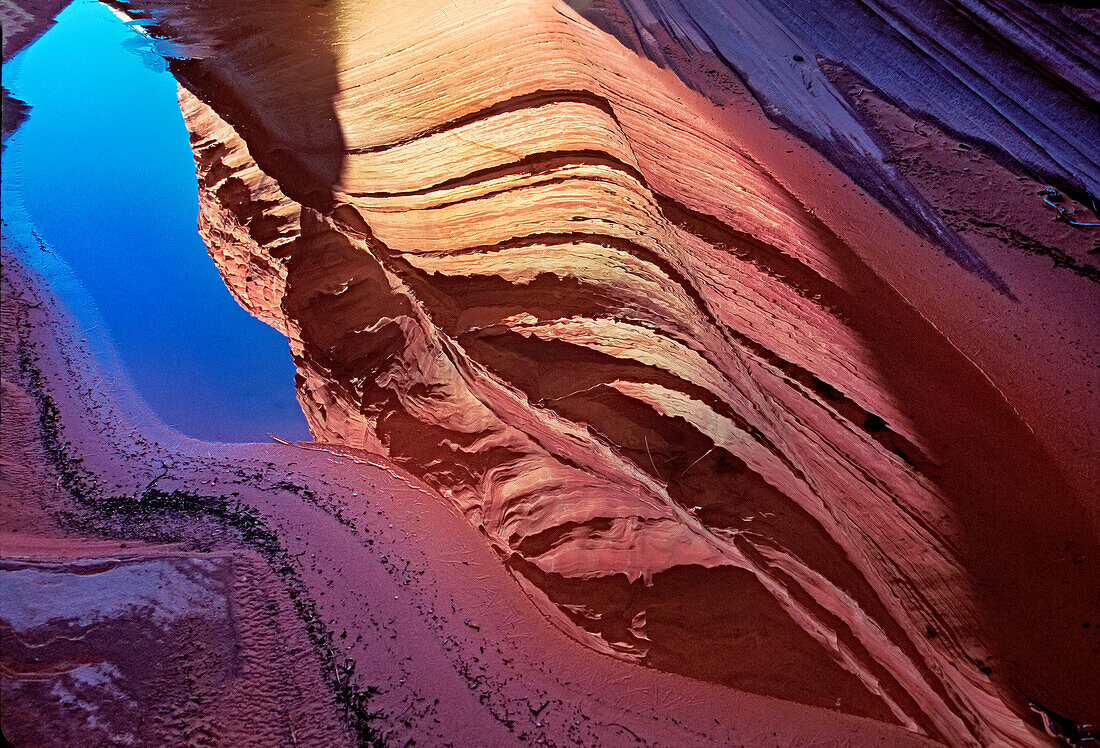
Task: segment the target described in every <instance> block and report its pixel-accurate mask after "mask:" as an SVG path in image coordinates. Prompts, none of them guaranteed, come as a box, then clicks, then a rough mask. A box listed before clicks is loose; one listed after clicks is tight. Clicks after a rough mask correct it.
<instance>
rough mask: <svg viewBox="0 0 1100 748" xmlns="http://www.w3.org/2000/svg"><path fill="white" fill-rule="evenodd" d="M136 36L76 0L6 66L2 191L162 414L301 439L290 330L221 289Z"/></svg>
mask: <svg viewBox="0 0 1100 748" xmlns="http://www.w3.org/2000/svg"><path fill="white" fill-rule="evenodd" d="M139 41H140V42H142V43H143V44H144V42H145V40H144V37H142V36H141V35H140V34H139V33H138V32H136V31H134V30H133V29H130V28H128V27H127V26H126V25H125V24H124V23H123V22H122V21H121V20H119V19H118V18H117V17H116V16H114V15H113V14H112V13H111V12H110V11H108V10H107V9H106V8H105V7H104V6H102V5H100V4H99V3H97V2H94V1H92V0H78V1H77V2H75V3H73V4H72V5H71V6H69V7H68V8H67V9H66V10H64V11H63V12H62V13H61V14H60V15H59V16H58V23H57V25H56V26H54V27H53V28H52V29H50V30H49V31H48V32H47V33H46V34H45V35H43V36H42V38H40V39H39V40H38V41H36V42H35V43H34V44H33V45H31V46H30V47H29V48H27V49H26V50H24V51H23V52H22V53H20V55H18V56H17V57H16V58H15V59H13V60H12V61H11V62H9V63H8V64H7V65H5V66H4V71H3V74H4V75H3V78H4V85H5V86H6V87H7V88H8V89H9V90H11V91H12V92H13V93H14V95H15V96H17V97H18V98H20V99H22V100H24V101H26V102H28V103H29V104H30V105H31V106H32V107H33V108H32V110H31V113H30V118H29V119H28V120H27V121H26V122H25V123H24V124H23V126H22V127H21V128H20V129H19V131H18V132H16V133H15V135H13V136H12V138H11V139H10V140H9V142H8V147H7V149H6V150H5V152H4V156H3V162H4V163H3V179H4V181H5V182H8V184H6V185H5V187H6V188H7V189H10V188H11V187H15V188H16V189H17V190H18V191H19V193H21V195H22V198H23V202H24V204H25V208H26V211H27V213H28V214H29V215H30V218H31V220H32V221H33V223H34V224H35V226H36V228H37V230H38V232H39V234H40V235H41V237H42V238H43V239H44V240H45V241H46V242H47V243H48V244H50V245H51V246H52V247H53V248H54V249H55V250H56V251H57V253H58V254H60V255H61V257H62V258H63V259H64V260H65V261H66V262H67V263H68V264H69V265H70V266H71V267H72V269H73V271H74V272H75V274H76V275H77V277H78V278H79V279H80V281H81V283H82V284H83V285H84V287H85V289H86V290H87V291H88V293H89V295H90V296H91V298H92V300H93V301H94V303H95V305H96V306H97V308H98V310H99V312H100V315H101V317H102V318H103V320H104V321H105V323H106V325H107V326H108V327H109V334H110V337H111V339H112V340H113V342H114V344H115V348H116V350H117V352H118V354H119V358H120V359H121V360H122V362H123V364H124V365H125V366H126V368H127V371H128V373H129V375H130V378H131V380H132V381H133V382H134V384H135V386H136V387H137V389H138V391H139V393H140V394H141V395H142V396H143V397H144V398H145V400H146V402H148V403H149V405H150V406H151V407H152V408H153V410H154V411H156V412H157V413H158V414H159V415H160V416H161V418H162V419H163V420H164V421H165V422H167V423H168V424H170V425H172V426H174V427H176V428H178V429H180V430H181V431H183V432H184V433H187V434H190V435H192V436H196V437H200V438H204V439H213V440H219V441H267V434H268V433H273V434H276V435H278V436H282V437H284V438H288V439H300V438H308V431H307V430H306V425H305V419H304V417H303V416H302V414H301V411H300V409H299V407H298V404H297V401H296V400H295V399H294V367H293V364H292V362H291V357H290V351H289V348H288V346H287V342H286V340H285V339H284V338H283V336H282V335H280V334H279V333H278V332H276V331H275V330H272V329H271V328H269V327H267V326H266V325H264V324H263V323H261V322H259V321H258V320H256V319H254V318H252V317H251V316H250V315H248V313H247V312H245V311H244V310H243V309H241V308H240V307H239V306H238V305H237V304H236V302H235V301H233V299H232V297H231V296H230V295H229V292H228V290H227V289H226V288H225V286H224V285H223V284H222V281H221V279H220V278H219V277H218V274H217V271H216V270H215V267H214V264H213V261H212V260H211V259H210V258H209V256H208V255H207V253H206V248H205V246H204V245H203V242H202V240H201V239H200V237H199V235H198V232H197V229H196V225H195V218H196V215H197V210H198V207H197V196H196V185H195V168H194V161H193V159H192V155H191V150H190V147H189V145H188V137H187V131H186V129H185V128H184V125H183V118H182V116H181V115H180V111H179V106H178V104H177V102H176V86H175V80H174V79H173V78H172V76H171V75H170V74H168V73H167V72H165V71H164V70H159V71H158V70H156V69H155V68H156V67H157V66H156V65H154V64H150V62H149V61H148V60H147V59H143V56H142V55H141V54H138V53H135V51H134V50H133V49H132V48H133V47H134V46H135V45H136V43H137V42H139ZM127 46H129V47H131V49H127ZM9 180H11V181H10V182H9Z"/></svg>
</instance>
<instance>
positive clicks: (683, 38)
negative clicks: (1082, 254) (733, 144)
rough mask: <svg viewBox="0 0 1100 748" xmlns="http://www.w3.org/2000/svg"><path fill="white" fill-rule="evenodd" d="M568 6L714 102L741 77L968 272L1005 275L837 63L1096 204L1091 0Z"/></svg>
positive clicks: (1098, 33)
mask: <svg viewBox="0 0 1100 748" xmlns="http://www.w3.org/2000/svg"><path fill="white" fill-rule="evenodd" d="M571 5H573V6H574V7H576V8H577V9H578V10H579V11H580V12H582V13H583V14H585V15H586V16H587V17H588V18H590V19H591V20H592V21H593V22H595V23H597V24H599V25H600V26H602V27H604V28H607V29H609V30H610V31H611V32H612V33H614V34H615V35H616V36H617V37H619V38H620V39H622V40H623V41H624V43H626V44H628V45H630V46H631V47H632V48H634V49H636V50H637V51H638V52H639V53H640V54H644V55H646V56H648V57H650V58H651V59H653V60H654V61H656V62H658V63H659V64H661V65H663V66H667V67H669V68H671V69H672V70H674V71H675V72H676V73H677V75H678V76H680V78H681V79H683V80H684V81H685V82H686V83H688V85H690V86H692V87H693V88H695V89H696V90H698V91H700V92H701V93H703V94H704V95H706V96H708V97H709V98H711V99H712V100H714V101H715V102H716V103H719V104H722V103H725V102H727V101H729V100H730V98H731V96H730V92H729V88H730V87H729V85H728V80H727V79H728V78H729V77H731V76H733V77H735V78H736V79H738V80H740V81H743V82H744V84H745V85H746V86H747V87H748V88H749V89H750V90H751V91H752V93H753V95H754V96H756V97H757V98H758V99H759V100H760V101H761V103H762V104H763V106H764V108H765V111H767V112H768V113H769V115H771V116H772V118H773V119H775V120H776V121H777V122H780V123H782V124H783V125H785V126H787V127H789V128H791V129H792V130H793V131H795V132H797V133H799V134H800V135H801V136H802V137H804V138H805V139H806V140H807V141H808V142H810V143H811V144H813V145H814V147H816V148H818V149H819V150H820V151H821V152H822V153H824V154H826V155H827V156H828V158H829V159H830V160H832V161H833V163H835V164H836V165H837V166H838V167H840V168H841V169H843V170H844V171H845V172H846V173H848V174H849V175H850V176H852V177H853V178H854V179H855V180H856V181H857V182H858V183H859V184H860V185H861V186H862V187H863V188H864V189H866V190H867V191H868V192H870V193H871V194H872V195H874V196H875V197H876V198H877V199H878V200H880V201H881V202H882V203H883V204H884V205H887V206H888V207H889V208H890V209H891V210H892V211H894V212H895V213H896V214H897V215H898V216H899V217H901V218H902V219H903V220H904V221H906V223H907V224H909V225H910V226H911V227H912V228H914V229H915V230H917V231H919V232H920V233H922V234H923V235H924V236H926V237H928V238H930V239H933V240H938V241H939V242H941V243H942V244H944V246H945V249H946V250H947V251H948V252H949V254H951V256H953V257H954V258H955V259H956V260H957V261H958V262H960V264H962V265H963V266H964V267H968V268H970V269H971V270H973V271H975V272H978V273H980V274H983V275H985V276H986V277H989V278H991V279H994V280H995V282H996V279H995V276H994V274H993V273H992V271H991V269H990V268H989V266H988V265H987V264H986V263H985V262H983V261H982V259H981V257H980V256H979V255H976V254H975V253H974V252H973V250H972V249H971V248H970V247H969V246H968V245H967V244H966V243H965V242H964V241H962V240H960V239H959V237H958V236H957V235H956V234H954V232H952V231H950V229H949V228H948V227H947V226H946V225H945V223H944V222H943V221H942V220H941V219H940V217H939V216H937V215H936V214H935V212H934V211H932V210H931V209H930V206H929V205H928V204H927V203H926V202H925V201H924V200H922V199H921V198H920V196H919V194H918V193H917V192H916V191H915V190H914V189H913V187H912V185H911V184H910V183H909V182H908V181H907V180H906V179H905V178H904V177H903V176H902V174H901V173H899V170H898V169H896V168H895V167H893V166H892V165H891V164H890V163H888V162H889V160H890V159H888V158H887V154H888V153H889V151H888V149H887V148H884V143H883V142H882V139H881V138H879V137H876V134H875V133H874V132H873V131H871V130H870V129H869V128H868V127H867V125H866V122H865V120H864V119H863V117H861V115H860V113H859V112H858V107H857V106H855V105H854V103H853V100H852V99H853V97H851V96H850V95H848V94H849V92H847V91H845V90H844V89H843V88H842V87H840V86H837V85H835V81H834V79H833V76H832V75H830V69H831V65H840V66H842V67H843V68H845V69H846V70H847V71H849V72H850V73H852V74H854V75H855V76H857V77H858V79H859V80H860V81H861V82H862V83H863V86H866V87H867V88H869V89H872V90H876V92H877V93H879V94H880V95H882V96H884V97H885V98H886V99H887V100H889V101H893V102H896V103H899V104H901V105H902V106H904V107H905V108H906V109H908V110H909V111H912V112H915V113H917V114H919V115H922V116H925V117H929V118H931V119H933V120H935V121H936V122H939V123H941V124H942V125H944V126H945V127H946V128H947V129H948V130H949V131H951V132H953V133H956V134H958V135H959V136H960V137H964V138H967V139H970V140H972V141H977V142H980V143H982V144H984V145H985V146H987V147H989V148H991V149H993V150H995V151H996V152H997V154H998V156H1000V157H1001V158H1002V160H1006V161H1008V162H1010V163H1013V164H1015V165H1017V166H1020V167H1023V168H1025V169H1027V170H1028V171H1029V172H1031V173H1033V174H1035V175H1037V176H1040V177H1042V178H1044V179H1046V180H1048V181H1051V182H1053V183H1055V184H1057V185H1058V186H1059V187H1060V188H1062V189H1068V190H1070V191H1072V192H1074V193H1076V194H1077V195H1078V196H1081V197H1083V198H1085V199H1086V201H1087V202H1089V203H1095V200H1096V196H1097V195H1098V194H1100V114H1098V110H1097V108H1096V104H1095V102H1096V101H1097V99H1098V98H1100V66H1098V64H1097V60H1098V54H1100V41H1098V39H1100V13H1098V11H1097V10H1096V9H1095V8H1083V7H1072V5H1071V4H1066V3H1038V2H1028V1H1027V0H1001V1H998V2H993V3H989V2H974V1H973V0H920V1H919V2H911V1H907V2H889V1H887V2H877V1H876V2H865V1H864V0H839V1H838V2H830V3H819V2H813V1H812V0H806V1H805V2H802V1H798V0H796V1H795V2H790V1H789V0H744V1H742V2H737V3H725V2H719V1H718V0H579V1H578V2H572V3H571ZM861 90H862V88H861ZM1095 207H1096V205H1095V204H1094V205H1093V208H1094V209H1095Z"/></svg>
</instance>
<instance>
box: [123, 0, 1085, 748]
mask: <svg viewBox="0 0 1100 748" xmlns="http://www.w3.org/2000/svg"><path fill="white" fill-rule="evenodd" d="M139 5H140V7H138V6H139ZM277 6H278V7H277V8H269V7H266V6H265V7H263V8H259V9H256V8H249V9H248V11H247V13H246V12H245V11H244V10H242V9H239V8H238V7H237V6H236V4H232V3H225V4H222V3H219V2H214V1H213V0H206V1H205V2H189V3H187V4H186V5H184V4H182V3H181V4H178V5H177V4H174V3H171V2H161V3H157V2H148V3H140V4H133V5H124V6H122V7H123V8H124V9H125V10H126V11H127V12H128V13H130V14H131V15H133V16H134V17H137V18H140V19H143V21H144V22H145V23H147V24H148V25H149V27H150V28H151V29H152V30H154V31H155V32H156V33H157V34H159V35H162V36H165V37H168V38H170V39H171V40H172V41H173V44H174V45H176V48H177V54H178V58H179V59H178V60H176V61H175V62H174V63H173V70H174V72H175V73H176V74H177V76H178V78H179V79H180V81H181V84H182V86H181V91H180V103H181V108H182V110H183V113H184V117H185V121H186V122H187V125H188V128H189V130H190V132H191V139H192V145H193V148H194V151H195V158H196V164H197V168H198V179H199V192H200V216H199V225H200V230H201V232H202V234H203V236H204V237H205V239H206V241H207V244H208V247H209V249H210V253H211V255H212V257H213V258H214V260H215V261H216V262H217V264H218V267H219V270H220V271H221V273H222V275H223V277H224V278H225V281H226V283H227V285H228V286H229V288H230V290H231V291H232V292H233V293H234V295H235V296H236V297H237V299H238V300H239V301H240V302H241V304H242V305H244V306H245V307H246V308H247V309H249V310H250V311H251V312H252V313H253V314H255V315H256V316H258V317H259V318H261V319H263V320H265V321H267V322H268V323H269V324H271V325H272V326H274V327H275V328H277V329H279V330H281V331H282V332H284V333H285V334H286V335H287V337H288V339H289V341H290V345H291V348H292V351H293V354H294V357H295V361H296V364H297V367H298V380H297V384H298V396H299V400H300V402H301V404H302V407H303V409H304V410H305V412H306V415H307V417H308V419H309V422H310V427H311V431H312V433H313V436H314V438H315V439H317V440H318V441H322V442H330V443H338V444H343V445H347V446H351V447H357V448H362V449H366V450H371V451H376V452H383V453H385V454H387V455H389V456H390V457H391V458H393V459H394V460H395V461H397V462H398V463H399V464H401V465H403V466H405V467H406V468H408V469H409V470H410V471H412V472H414V473H416V474H417V475H419V476H421V477H422V478H423V479H424V480H425V481H427V482H428V483H430V484H431V485H432V486H434V487H435V488H436V489H437V490H438V491H439V493H440V494H441V495H442V496H443V497H445V498H446V499H448V500H450V501H452V502H453V503H454V505H455V506H456V507H457V508H458V509H459V510H461V511H462V512H463V513H464V514H465V516H466V517H467V518H468V519H469V520H470V522H471V523H473V524H474V525H475V526H477V527H479V528H480V529H482V530H483V531H484V533H485V535H486V537H487V538H488V540H489V541H490V542H491V543H492V544H493V546H494V547H495V548H496V549H497V550H498V551H499V553H500V555H501V557H502V559H503V560H504V562H505V563H506V564H508V566H509V567H510V568H511V569H512V570H513V571H514V572H515V575H516V577H517V579H518V580H519V581H520V582H521V583H522V584H524V585H525V587H527V588H528V590H529V591H530V593H531V595H532V597H533V599H534V600H535V601H536V602H537V603H538V604H540V605H541V606H543V609H544V610H545V612H546V613H547V615H548V616H549V617H551V619H552V620H554V621H555V622H556V623H557V624H558V625H559V626H560V627H561V628H562V629H563V630H565V631H567V632H569V633H570V634H572V635H573V636H575V637H577V638H578V639H580V640H582V641H584V642H586V643H587V644H589V645H590V646H593V647H596V648H598V649H600V650H602V651H604V652H607V653H609V654H612V655H615V656H618V657H624V658H629V659H634V660H638V661H642V662H645V663H648V664H651V665H653V666H655V667H660V668H665V669H669V670H674V671H677V672H681V673H684V674H686V675H689V676H693V677H697V678H704V679H708V680H713V681H717V682H720V683H725V684H728V685H731V686H735V687H738V688H742V689H747V690H752V691H756V692H759V693H765V694H769V695H775V696H780V697H783V698H790V699H795V700H799V701H803V702H806V703H811V704H817V705H820V706H825V707H829V708H838V709H842V710H845V711H849V712H852V713H856V714H860V715H865V716H870V717H873V718H876V719H881V720H886V721H891V722H895V723H898V724H902V725H905V726H907V727H909V728H910V729H913V730H916V731H921V732H924V733H926V734H928V735H930V736H933V737H936V738H939V739H943V740H946V741H947V742H949V743H953V744H970V743H1006V744H1027V743H1031V742H1034V741H1036V740H1038V739H1040V735H1041V733H1039V732H1038V731H1037V730H1036V729H1035V725H1037V724H1038V723H1037V722H1036V723H1032V722H1031V721H1030V720H1031V716H1030V712H1029V710H1028V708H1027V702H1028V701H1034V702H1037V703H1040V704H1043V705H1044V706H1046V707H1047V708H1050V709H1052V710H1054V711H1056V712H1058V713H1060V714H1064V715H1067V716H1068V717H1069V718H1071V719H1075V720H1078V721H1084V720H1085V719H1086V718H1087V715H1088V713H1089V711H1090V709H1092V708H1093V707H1094V706H1095V705H1096V703H1097V698H1096V697H1097V694H1096V684H1095V683H1093V682H1092V681H1091V680H1090V675H1091V674H1092V673H1093V668H1094V666H1095V662H1096V660H1095V653H1094V652H1090V651H1089V649H1090V647H1091V646H1093V645H1092V644H1090V643H1089V640H1088V639H1087V638H1086V637H1083V636H1081V635H1079V632H1080V629H1081V620H1084V619H1087V618H1088V617H1089V616H1090V615H1092V614H1093V613H1094V612H1095V611H1094V606H1095V599H1096V595H1095V592H1096V590H1097V585H1096V578H1095V576H1096V571H1095V565H1094V564H1087V563H1077V564H1075V563H1073V562H1072V556H1073V555H1074V554H1085V555H1087V556H1088V557H1089V558H1093V557H1094V556H1092V555H1091V554H1093V553H1094V552H1095V550H1096V540H1095V534H1094V533H1093V531H1092V525H1091V524H1090V522H1089V519H1088V517H1087V515H1086V514H1085V512H1084V510H1083V509H1082V508H1081V506H1080V504H1079V502H1078V499H1077V498H1076V497H1074V496H1073V495H1072V494H1071V492H1070V491H1069V489H1068V488H1067V487H1066V484H1065V482H1064V480H1063V479H1062V477H1061V476H1060V474H1059V472H1058V470H1057V469H1056V468H1055V467H1054V466H1053V464H1052V463H1051V461H1050V459H1049V458H1048V457H1047V456H1046V455H1045V453H1044V451H1043V449H1042V448H1041V446H1040V445H1039V444H1038V443H1037V442H1036V440H1035V438H1034V436H1033V435H1032V434H1031V432H1030V431H1029V430H1028V428H1027V427H1026V426H1025V425H1024V424H1023V423H1021V422H1020V420H1019V419H1018V418H1017V416H1016V415H1015V413H1014V412H1013V411H1012V409H1011V408H1010V407H1009V406H1008V404H1007V403H1006V402H1005V400H1004V399H1003V398H1002V397H1001V396H1000V394H999V393H998V392H997V391H996V390H995V389H994V388H993V387H992V385H991V384H990V383H989V381H988V380H987V379H986V378H985V377H984V376H983V375H982V373H981V372H980V371H978V370H977V369H976V368H975V367H974V366H973V365H971V364H970V362H969V361H968V360H967V359H966V358H965V357H964V356H963V355H962V354H961V353H959V351H957V350H956V349H955V348H954V347H953V346H952V345H951V343H950V342H949V341H947V340H946V339H945V338H944V337H943V336H941V335H940V334H939V332H938V331H937V330H936V329H935V328H934V327H933V326H932V325H931V324H929V323H927V322H926V321H925V320H924V318H923V317H921V316H920V315H919V314H918V313H917V312H916V311H914V309H912V308H911V307H910V306H909V305H908V304H907V303H906V302H905V301H904V300H903V299H902V297H901V296H900V295H899V294H898V293H896V292H895V291H894V290H893V289H892V288H891V287H890V286H888V285H886V284H885V283H883V282H882V281H880V280H879V279H878V277H877V276H876V275H875V274H874V273H873V272H871V271H870V269H869V268H868V267H867V266H866V265H865V264H864V262H863V261H862V260H861V259H860V254H859V253H858V252H857V251H855V249H854V247H855V244H854V242H856V243H858V242H862V243H863V244H862V245H861V246H865V245H866V244H867V243H868V238H867V236H866V231H867V230H866V229H864V228H863V227H862V226H852V225H848V226H842V227H834V226H829V225H826V223H825V222H823V221H822V220H820V219H819V218H818V217H817V216H816V215H815V214H814V211H813V210H811V209H809V208H807V207H806V206H805V205H804V204H803V202H802V201H801V200H800V198H799V197H798V196H797V195H796V194H794V193H793V192H792V191H791V190H790V189H788V188H787V187H785V186H784V185H785V184H786V183H787V182H786V180H785V178H784V175H783V174H782V173H780V172H779V171H777V170H776V169H775V167H773V166H769V163H770V160H769V156H768V154H766V153H758V152H753V151H750V150H749V148H748V146H747V145H746V144H745V142H743V139H742V137H741V136H739V133H738V132H737V131H736V130H735V128H733V127H731V126H730V124H729V123H728V122H727V121H726V120H724V119H723V118H722V117H721V116H720V113H719V112H718V111H717V110H716V109H714V108H713V107H712V106H711V105H710V104H709V103H708V102H706V101H705V100H704V99H702V98H700V97H697V96H695V95H694V94H693V93H692V92H691V91H690V90H688V89H687V88H686V87H685V86H684V85H683V83H682V82H680V81H679V80H677V79H675V78H674V77H673V76H671V75H665V74H662V73H661V72H660V71H658V70H657V69H655V68H654V67H653V66H651V65H650V64H649V63H648V62H646V61H645V60H643V59H641V58H639V57H638V56H637V55H636V54H634V53H633V52H631V51H630V50H628V49H626V48H624V47H623V46H622V45H620V44H619V43H618V42H617V41H615V39H614V38H613V37H611V36H609V35H607V34H606V33H604V32H602V31H600V30H599V29H597V28H595V27H593V26H592V25H590V24H588V23H586V22H585V21H584V20H583V19H582V18H581V17H580V16H579V15H578V14H577V13H576V12H575V11H573V10H572V9H570V8H569V7H568V6H565V5H563V4H557V3H554V2H536V1H534V0H511V1H509V2H499V3H492V4H489V5H488V6H487V7H483V6H482V5H480V4H477V3H451V2H438V3H437V2H418V3H407V2H375V3H363V4H354V3H345V2H340V3H325V4H308V3H280V4H277ZM872 241H873V240H872ZM1037 504H1041V505H1042V507H1043V510H1042V511H1041V512H1036V510H1035V507H1036V505H1037ZM1071 548H1072V551H1071V550H1070V549H1071ZM1067 631H1070V632H1071V633H1069V634H1067V633H1066V632H1067ZM991 663H993V664H991Z"/></svg>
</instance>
